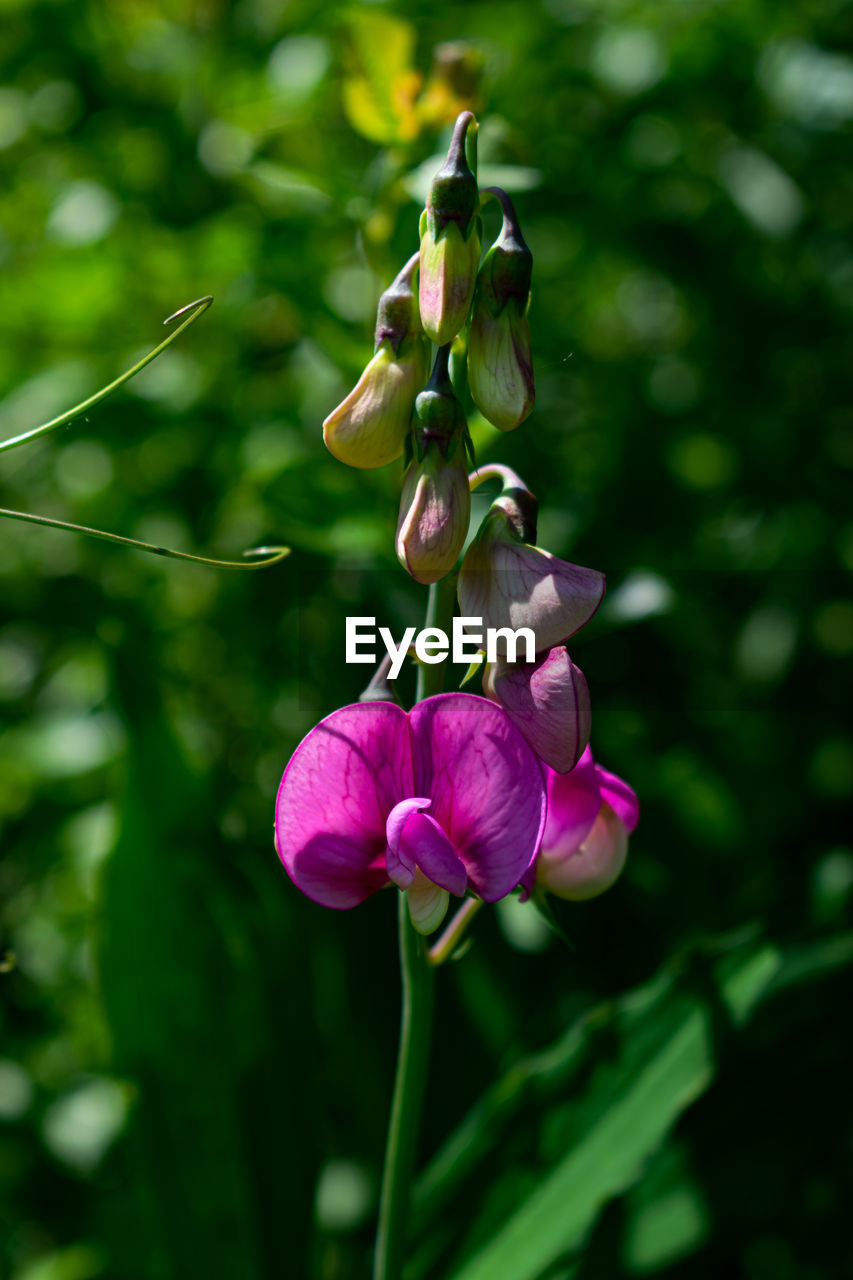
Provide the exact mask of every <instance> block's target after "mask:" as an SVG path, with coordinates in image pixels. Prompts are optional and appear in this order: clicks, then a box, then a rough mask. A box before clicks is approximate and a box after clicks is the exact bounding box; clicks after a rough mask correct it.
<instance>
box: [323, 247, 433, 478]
mask: <svg viewBox="0 0 853 1280" xmlns="http://www.w3.org/2000/svg"><path fill="white" fill-rule="evenodd" d="M417 265H418V255H417V254H415V255H414V256H413V257H412V258H411V259H410V260H409V262H407V263H406V266H405V267H404V268H403V270H402V271H401V272H400V274H399V275H398V276H397V278H396V280H395V281H394V283H393V284H392V285H391V286H390V287H389V288H388V289H386V291H385V292H384V293H383V295H382V297H381V298H380V299H379V308H378V311H377V317H376V334H375V342H376V348H375V354H374V356H373V359H372V360H371V361H370V363H369V364H368V366H367V368H366V369H365V370H364V373H363V374H362V375H361V377H360V378H359V380H358V382H357V383H356V385H355V387H354V388H353V390H352V391H351V392H350V393H349V395H348V396H347V397H346V399H345V400H343V401H342V402H341V403H340V404H339V405H338V407H337V408H336V409H334V410H333V411H332V412H331V413H330V414H329V416H328V418H326V421H325V422H324V423H323V439H324V440H325V442H326V447H327V449H328V450H329V452H330V453H333V454H334V455H335V457H336V458H338V459H339V460H340V461H341V462H345V463H347V465H348V466H350V467H384V466H385V464H386V463H388V462H393V461H394V459H395V458H399V457H400V455H401V453H402V452H403V447H404V445H405V442H406V439H407V436H408V434H409V428H410V426H411V421H412V409H413V406H414V403H415V397H416V396H417V394H418V391H419V390H420V389H421V387H422V386H423V385H424V379H425V378H426V376H427V370H428V368H429V363H428V362H429V344H428V343H427V340H426V338H425V337H424V334H423V331H422V329H421V325H420V319H419V316H418V304H417V299H416V298H415V294H414V290H413V289H412V277H413V276H414V273H415V270H416V269H417Z"/></svg>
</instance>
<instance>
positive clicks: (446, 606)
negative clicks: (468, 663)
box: [415, 573, 456, 702]
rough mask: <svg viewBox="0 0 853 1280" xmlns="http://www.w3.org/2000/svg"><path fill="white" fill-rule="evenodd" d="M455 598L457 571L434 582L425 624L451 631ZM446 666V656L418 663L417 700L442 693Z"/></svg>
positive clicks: (428, 601)
mask: <svg viewBox="0 0 853 1280" xmlns="http://www.w3.org/2000/svg"><path fill="white" fill-rule="evenodd" d="M455 600H456V574H455V573H448V574H447V575H446V576H445V577H443V578H442V579H441V581H440V582H433V583H432V585H431V586H430V589H429V598H428V600H427V613H426V623H425V625H426V626H427V627H440V628H441V629H442V631H445V632H447V631H449V630H450V624H451V620H452V618H453V606H454V602H455ZM446 667H447V658H446V657H445V658H442V660H441V661H440V662H429V663H427V662H420V663H418V682H417V688H416V692H415V701H416V702H422V701H423V699H424V698H429V697H431V695H432V694H434V693H441V691H442V689H443V688H444V672H445V668H446Z"/></svg>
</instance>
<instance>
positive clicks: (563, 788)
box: [527, 747, 640, 902]
mask: <svg viewBox="0 0 853 1280" xmlns="http://www.w3.org/2000/svg"><path fill="white" fill-rule="evenodd" d="M546 783H547V787H548V821H547V823H546V825H545V832H544V834H543V836H542V845H541V848H540V850H539V854H538V855H537V858H536V862H535V864H534V873H535V883H536V886H537V888H539V889H545V890H547V891H548V892H549V893H554V894H556V895H557V896H558V897H560V898H568V899H570V900H571V901H574V902H582V901H584V900H586V899H587V898H595V897H597V896H598V894H600V893H603V892H604V891H605V889H609V888H610V886H611V885H612V884H613V882H614V881H615V880H616V879H617V878H618V877H619V875H620V873H621V871H622V868H623V867H624V865H625V857H626V854H627V852H628V836H629V835H630V834H631V832H632V831H633V830H634V828H635V827H636V825H637V821H638V819H639V816H640V807H639V804H638V802H637V796H636V794H635V793H634V791H633V790H632V789H631V787H629V786H628V784H627V782H623V780H622V779H621V778H618V777H617V776H616V775H615V774H613V773H609V772H608V771H607V770H606V769H602V767H601V765H598V764H596V763H595V761H594V760H593V758H592V752H591V751H590V749H589V748H588V747H587V749H586V751H585V752H584V754H583V755H582V756H581V758H580V760H579V761H578V763H577V765H576V766H575V768H574V769H573V770H572V771H571V773H566V774H557V773H554V772H552V771H551V770H550V769H549V770H547V771H546ZM527 887H530V886H529V885H528V886H527Z"/></svg>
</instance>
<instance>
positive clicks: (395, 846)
mask: <svg viewBox="0 0 853 1280" xmlns="http://www.w3.org/2000/svg"><path fill="white" fill-rule="evenodd" d="M431 804H432V801H431V800H430V799H429V797H428V796H415V797H414V798H413V799H411V800H401V801H400V803H399V804H395V805H394V808H393V809H392V810H391V812H390V813H389V815H388V821H387V822H386V823H385V838H386V839H387V841H388V850H387V852H386V854H385V867H386V869H387V871H388V874H389V876H390V877H391V879H392V880H393V881H394V883H395V884H397V885H399V886H400V888H401V889H408V887H409V885H410V884H411V883H412V881H413V880H414V878H415V868H416V865H417V863H416V859H415V858H414V857H413V856H411V855H410V852H409V850H408V848H407V847H406V846H404V845H403V844H402V838H403V830H404V828H405V826H406V823H407V822H408V821H409V818H410V817H411V816H412V814H413V813H418V812H419V810H421V809H428V808H429V807H430V805H431Z"/></svg>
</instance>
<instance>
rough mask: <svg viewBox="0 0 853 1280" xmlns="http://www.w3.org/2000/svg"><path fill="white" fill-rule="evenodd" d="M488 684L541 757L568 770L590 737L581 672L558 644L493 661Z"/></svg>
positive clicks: (562, 769) (587, 708) (584, 685)
mask: <svg viewBox="0 0 853 1280" xmlns="http://www.w3.org/2000/svg"><path fill="white" fill-rule="evenodd" d="M492 688H493V689H494V692H495V694H496V696H497V697H498V699H499V701H500V703H501V705H502V706H503V708H504V710H505V711H506V713H507V715H508V716H509V717H510V719H511V720H512V722H513V724H515V725H516V726H517V727H518V728H519V729H520V730H521V732H522V733H523V734H524V736H525V738H526V739H527V741H528V742H529V743H530V745H531V747H533V750H534V751H535V752H536V754H537V755H538V756H539V758H540V759H541V760H544V761H545V763H546V764H547V765H550V767H551V768H552V769H556V771H557V773H568V772H569V770H570V769H573V768H574V766H575V765H576V764H577V761H578V757H579V756H580V754H581V752H582V751H583V749H584V748H585V747H586V745H587V743H588V742H589V731H590V722H591V712H590V706H589V689H588V688H587V683H586V680H585V679H584V675H583V672H582V671H581V670H580V668H579V667H576V666H575V664H574V663H573V662H572V660H571V658H570V657H569V655H568V653H567V652H566V649H565V646H564V645H560V646H558V647H556V648H554V649H551V650H549V652H548V653H547V654H545V655H543V656H542V657H540V658H538V659H537V661H536V662H534V663H526V662H520V663H516V664H515V665H514V666H511V667H510V666H506V667H501V666H500V665H499V666H498V668H497V670H496V671H495V673H494V676H493V679H492Z"/></svg>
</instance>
